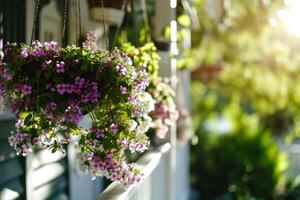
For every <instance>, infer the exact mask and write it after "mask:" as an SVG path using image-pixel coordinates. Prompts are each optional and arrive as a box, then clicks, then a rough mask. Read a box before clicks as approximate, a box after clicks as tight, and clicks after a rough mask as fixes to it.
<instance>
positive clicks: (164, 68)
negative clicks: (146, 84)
mask: <svg viewBox="0 0 300 200" xmlns="http://www.w3.org/2000/svg"><path fill="white" fill-rule="evenodd" d="M176 6H177V0H155V16H154V27H155V37H156V39H158V40H160V39H161V34H162V31H163V29H164V28H170V30H171V37H170V39H169V41H167V42H168V43H169V44H170V51H171V52H170V51H158V53H159V55H160V56H161V58H162V59H161V63H160V72H159V73H160V75H161V76H162V77H168V78H170V79H171V84H172V87H173V89H174V90H176V58H175V55H176V54H177V46H176V33H177V23H176ZM167 140H168V141H169V142H170V143H171V145H172V147H171V151H170V154H168V163H167V164H166V168H167V169H166V170H165V171H166V172H167V174H165V177H166V179H167V180H166V189H167V191H166V197H167V200H174V199H176V178H175V176H176V174H175V171H176V140H177V139H176V126H172V127H171V129H170V132H169V134H168V138H167Z"/></svg>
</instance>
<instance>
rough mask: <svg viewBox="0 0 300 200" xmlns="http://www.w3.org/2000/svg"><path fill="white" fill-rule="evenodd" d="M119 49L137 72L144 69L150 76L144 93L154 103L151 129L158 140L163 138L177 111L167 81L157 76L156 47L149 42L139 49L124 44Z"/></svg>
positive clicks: (175, 117)
mask: <svg viewBox="0 0 300 200" xmlns="http://www.w3.org/2000/svg"><path fill="white" fill-rule="evenodd" d="M121 49H122V50H123V51H125V52H126V53H127V54H128V55H129V56H130V57H131V59H132V61H133V65H134V66H135V67H137V68H138V69H139V70H141V69H145V70H146V71H147V72H148V73H149V74H150V84H149V86H148V87H147V88H146V91H147V92H148V93H149V94H150V95H151V96H152V99H153V100H154V102H155V107H154V109H153V111H152V112H151V113H150V116H151V118H152V120H153V121H152V125H151V127H152V128H153V129H154V132H155V133H156V135H157V136H158V137H159V138H164V137H165V136H166V134H167V132H168V130H169V128H170V126H171V125H172V124H174V123H175V122H176V120H177V118H178V111H177V110H176V106H175V103H174V100H173V98H174V96H175V93H174V91H173V89H172V87H171V86H170V83H169V80H168V79H167V78H161V77H159V76H158V70H159V65H158V64H159V60H160V57H159V56H158V54H157V53H156V47H155V46H154V44H153V43H151V42H150V43H147V44H145V45H144V46H142V47H139V48H136V47H134V46H133V45H131V44H130V43H124V44H123V45H122V47H121Z"/></svg>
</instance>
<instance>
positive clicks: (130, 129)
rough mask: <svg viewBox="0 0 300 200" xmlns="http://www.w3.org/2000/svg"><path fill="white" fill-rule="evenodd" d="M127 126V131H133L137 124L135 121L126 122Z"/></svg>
mask: <svg viewBox="0 0 300 200" xmlns="http://www.w3.org/2000/svg"><path fill="white" fill-rule="evenodd" d="M128 125H129V131H134V130H135V129H136V127H137V125H138V123H137V122H136V121H134V120H133V119H131V120H129V121H128Z"/></svg>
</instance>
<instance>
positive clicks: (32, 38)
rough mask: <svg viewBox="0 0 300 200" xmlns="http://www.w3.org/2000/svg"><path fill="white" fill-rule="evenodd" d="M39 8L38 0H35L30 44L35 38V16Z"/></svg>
mask: <svg viewBox="0 0 300 200" xmlns="http://www.w3.org/2000/svg"><path fill="white" fill-rule="evenodd" d="M39 9H40V0H37V1H36V5H35V13H34V18H33V25H32V33H31V40H30V44H32V42H33V40H34V38H35V29H36V23H37V17H38V14H39Z"/></svg>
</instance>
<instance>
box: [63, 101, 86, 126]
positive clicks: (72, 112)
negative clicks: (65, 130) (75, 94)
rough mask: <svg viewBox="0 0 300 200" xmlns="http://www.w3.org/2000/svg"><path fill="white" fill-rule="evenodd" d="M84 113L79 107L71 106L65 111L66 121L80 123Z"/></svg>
mask: <svg viewBox="0 0 300 200" xmlns="http://www.w3.org/2000/svg"><path fill="white" fill-rule="evenodd" d="M82 116H83V115H82V111H81V109H80V107H79V106H77V105H75V106H69V107H68V108H67V109H66V110H65V119H66V121H67V122H70V123H78V122H79V121H80V120H81V119H82Z"/></svg>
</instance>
